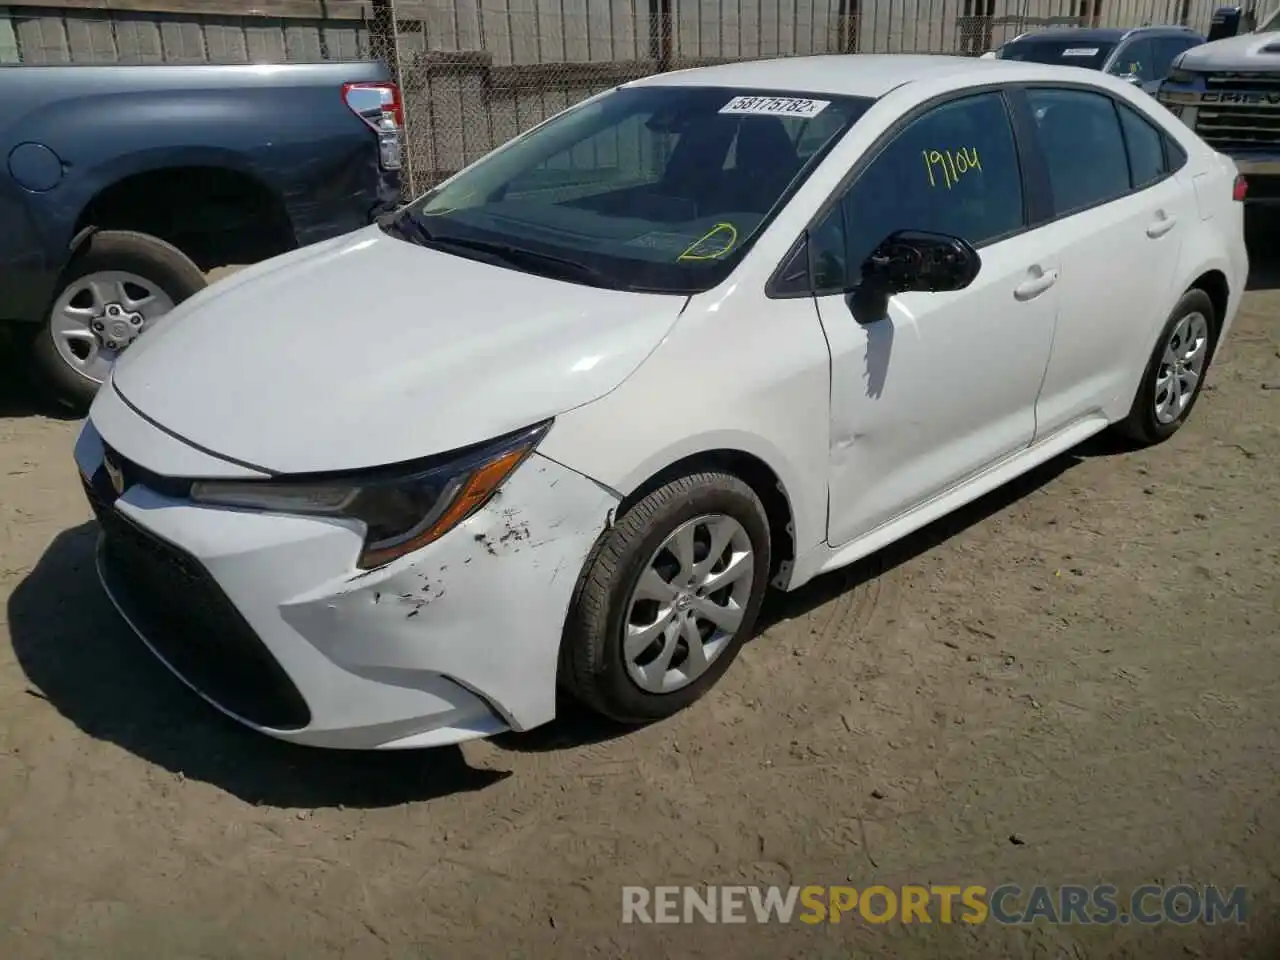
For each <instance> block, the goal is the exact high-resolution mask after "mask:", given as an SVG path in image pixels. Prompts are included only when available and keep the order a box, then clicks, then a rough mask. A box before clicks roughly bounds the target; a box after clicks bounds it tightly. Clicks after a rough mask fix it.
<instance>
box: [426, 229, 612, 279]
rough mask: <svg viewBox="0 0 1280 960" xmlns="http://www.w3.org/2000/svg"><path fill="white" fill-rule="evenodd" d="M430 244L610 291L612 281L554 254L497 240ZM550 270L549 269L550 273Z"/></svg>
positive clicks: (450, 240) (438, 239) (437, 240)
mask: <svg viewBox="0 0 1280 960" xmlns="http://www.w3.org/2000/svg"><path fill="white" fill-rule="evenodd" d="M429 242H430V243H432V244H433V245H435V246H441V247H461V248H462V249H464V250H475V251H476V252H477V253H487V254H489V255H490V256H493V257H495V258H497V259H498V260H501V261H503V262H504V263H507V264H510V265H511V266H513V267H515V268H517V269H520V268H527V269H530V270H532V271H533V272H536V273H541V274H543V275H544V276H558V277H560V278H561V279H563V280H581V281H583V282H585V283H589V284H591V285H592V286H601V287H611V286H613V285H614V284H613V283H612V282H611V281H610V279H609V278H608V277H607V276H606V275H605V274H604V273H602V272H601V271H599V270H597V269H596V268H595V267H589V266H587V265H586V264H585V263H579V262H578V261H576V260H570V259H568V258H567V257H557V256H556V255H555V254H552V253H540V252H539V251H537V250H530V249H528V248H526V247H517V246H513V245H512V244H509V243H502V242H500V241H497V240H472V239H469V238H467V237H434V236H433V237H431V238H430V241H429ZM547 268H550V269H549V270H548V269H547Z"/></svg>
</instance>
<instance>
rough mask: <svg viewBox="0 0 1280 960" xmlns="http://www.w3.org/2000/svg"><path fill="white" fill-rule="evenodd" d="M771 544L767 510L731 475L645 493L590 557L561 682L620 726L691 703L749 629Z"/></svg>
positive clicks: (695, 478) (694, 478) (696, 477)
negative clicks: (619, 723)
mask: <svg viewBox="0 0 1280 960" xmlns="http://www.w3.org/2000/svg"><path fill="white" fill-rule="evenodd" d="M769 549H770V544H769V522H768V517H767V515H766V514H765V510H764V506H763V505H762V504H761V502H760V498H759V497H757V496H756V494H755V491H753V490H752V489H751V487H749V486H748V485H747V484H746V483H744V482H743V481H742V480H740V479H738V478H737V477H735V476H732V475H729V474H723V473H698V474H692V475H690V476H686V477H682V478H680V479H678V480H674V481H672V482H671V483H668V484H666V485H664V486H662V487H660V488H659V489H657V490H655V491H654V492H653V493H650V494H649V495H648V496H646V497H645V498H644V499H643V500H641V501H640V502H639V503H637V504H636V505H635V506H633V507H632V508H631V509H629V510H628V511H627V512H626V513H625V514H624V515H623V516H622V518H621V519H620V520H619V521H618V522H617V523H616V524H614V526H612V527H611V528H610V529H609V530H608V531H607V532H606V533H605V534H604V536H603V537H602V539H601V542H600V543H598V544H597V547H596V549H595V551H594V552H593V553H592V555H591V557H590V558H589V559H588V561H587V566H586V569H585V571H584V574H583V578H582V580H581V581H580V583H579V587H578V593H577V597H576V601H575V603H574V606H573V609H572V611H571V612H570V615H569V619H568V622H567V623H566V630H565V638H564V648H563V651H562V670H561V676H562V680H563V682H564V684H565V685H566V686H567V687H568V689H569V690H570V692H571V693H573V694H574V695H575V696H576V697H578V699H580V700H582V701H583V702H584V703H586V704H587V705H588V706H590V707H591V708H593V709H595V710H596V711H598V712H600V713H602V714H604V715H606V716H608V717H610V718H612V719H614V720H619V721H622V722H626V723H643V722H646V721H650V720H656V719H660V718H662V717H666V716H670V715H671V714H674V713H676V712H678V711H679V710H681V709H683V708H684V707H686V706H688V705H689V704H690V703H692V702H693V701H694V700H696V699H698V698H699V697H700V696H702V694H704V693H705V692H706V691H707V690H709V689H710V688H711V687H712V686H713V685H714V684H715V683H716V681H717V680H719V679H720V677H721V676H722V675H723V674H724V672H725V670H727V669H728V668H729V664H730V663H732V661H733V658H734V657H736V656H737V654H738V650H739V649H740V648H741V646H742V644H743V643H744V642H745V641H746V639H747V638H748V637H749V636H750V634H751V630H752V628H753V626H754V624H755V619H756V615H757V613H758V612H759V609H760V602H761V600H762V599H763V596H764V592H765V588H766V585H767V583H768V577H769Z"/></svg>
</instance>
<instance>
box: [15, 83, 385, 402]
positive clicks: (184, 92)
mask: <svg viewBox="0 0 1280 960" xmlns="http://www.w3.org/2000/svg"><path fill="white" fill-rule="evenodd" d="M402 124H403V111H402V108H401V102H400V94H399V91H398V89H397V88H396V86H395V85H394V84H393V83H392V82H391V78H390V75H389V74H388V72H387V69H386V67H385V66H383V65H382V64H380V63H376V62H367V63H363V62H362V63H317V64H282V65H225V66H224V65H200V66H48V67H46V66H8V67H0V326H3V327H4V328H5V329H4V330H0V333H3V332H6V331H7V332H8V333H9V334H11V335H12V336H10V337H9V338H8V342H9V346H8V347H7V348H6V349H15V350H18V351H24V352H27V355H28V356H29V357H30V360H29V362H25V361H23V360H21V359H20V360H19V366H20V367H22V366H29V367H30V369H31V370H32V371H33V372H34V373H35V374H36V375H37V377H38V379H39V380H40V381H41V382H42V383H43V384H44V385H46V386H48V387H50V388H52V390H53V392H54V395H55V396H56V397H58V398H59V399H60V400H61V401H63V402H64V403H66V404H69V405H71V406H72V407H75V408H77V409H83V408H84V407H85V406H87V404H88V403H89V401H91V400H92V398H93V395H94V393H95V392H96V390H97V388H98V385H99V384H100V383H101V382H102V381H103V380H104V379H105V378H106V376H107V374H108V373H109V372H110V369H111V364H112V363H113V362H114V360H115V358H116V356H118V355H119V353H120V352H121V351H122V350H124V349H126V348H127V347H128V346H129V344H130V343H132V342H133V341H134V340H135V339H136V338H137V337H138V336H139V335H143V334H145V333H146V331H147V330H148V329H149V328H151V327H152V326H155V325H156V324H159V323H163V322H164V319H163V318H164V315H165V313H167V312H168V311H169V310H170V309H172V308H173V307H174V306H175V305H177V304H178V303H180V302H182V301H183V300H185V299H186V298H187V297H189V296H191V295H192V294H193V293H196V292H197V291H199V290H200V289H201V288H202V287H204V286H205V283H206V280H205V273H206V272H207V271H208V270H209V269H211V268H213V267H217V266H222V265H225V264H228V263H249V262H253V261H256V260H262V259H265V258H267V257H270V256H274V255H276V254H279V253H283V252H285V251H288V250H290V249H293V248H295V247H298V246H304V245H306V244H310V243H315V242H317V241H320V240H325V239H328V238H330V237H334V236H338V235H340V234H343V233H346V232H349V231H351V230H354V229H357V228H359V227H362V226H366V225H368V224H369V223H370V222H371V221H372V220H373V219H374V218H375V217H377V216H379V215H380V214H381V213H383V212H385V211H387V210H390V209H393V208H394V207H395V206H397V205H398V203H399V200H400V172H399V171H400V128H401V126H402ZM0 339H2V338H0ZM189 362H191V363H192V364H199V363H201V359H200V358H199V357H191V358H190V361H189Z"/></svg>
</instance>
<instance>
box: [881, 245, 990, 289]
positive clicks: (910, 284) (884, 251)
mask: <svg viewBox="0 0 1280 960" xmlns="http://www.w3.org/2000/svg"><path fill="white" fill-rule="evenodd" d="M980 269H982V258H981V257H980V256H978V251H977V250H975V249H973V247H972V246H970V245H969V244H968V243H966V242H965V241H964V240H961V239H960V238H959V237H952V236H949V235H947V234H944V233H927V232H925V231H923V230H900V231H898V232H897V233H893V234H890V235H889V237H888V238H886V239H885V241H884V242H883V243H881V244H880V246H878V247H877V248H876V249H875V251H874V252H873V253H872V254H871V256H869V257H868V258H867V259H866V262H865V263H863V265H862V286H863V287H864V288H867V289H868V290H874V291H875V292H876V293H878V294H880V295H882V296H889V297H891V296H893V295H895V294H899V293H910V292H923V293H946V292H948V291H953V290H963V289H964V288H965V287H967V286H969V284H971V283H973V281H974V278H975V277H977V275H978V271H979V270H980Z"/></svg>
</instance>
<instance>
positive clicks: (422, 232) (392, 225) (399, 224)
mask: <svg viewBox="0 0 1280 960" xmlns="http://www.w3.org/2000/svg"><path fill="white" fill-rule="evenodd" d="M378 226H379V227H380V228H381V229H382V232H383V233H389V234H391V235H392V236H393V237H397V238H399V239H400V240H407V241H409V242H410V243H416V244H418V245H419V246H424V247H425V246H427V245H429V244H431V243H433V242H435V237H434V236H433V235H432V233H431V231H430V230H428V229H427V228H426V226H425V225H424V224H423V223H422V222H421V221H420V220H419V219H418V218H417V217H415V216H413V214H411V213H409V212H408V211H407V210H404V211H398V212H396V213H393V214H391V215H390V216H386V217H383V218H381V219H380V220H378Z"/></svg>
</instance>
